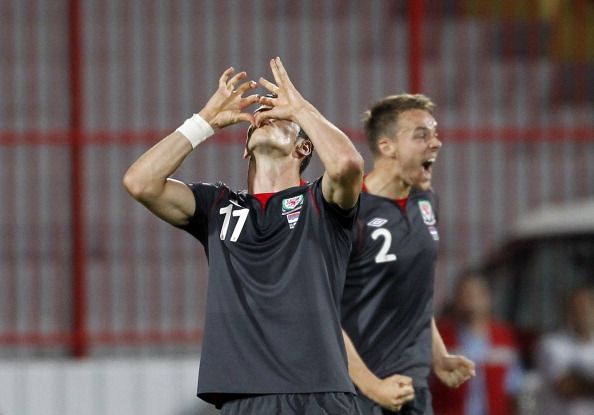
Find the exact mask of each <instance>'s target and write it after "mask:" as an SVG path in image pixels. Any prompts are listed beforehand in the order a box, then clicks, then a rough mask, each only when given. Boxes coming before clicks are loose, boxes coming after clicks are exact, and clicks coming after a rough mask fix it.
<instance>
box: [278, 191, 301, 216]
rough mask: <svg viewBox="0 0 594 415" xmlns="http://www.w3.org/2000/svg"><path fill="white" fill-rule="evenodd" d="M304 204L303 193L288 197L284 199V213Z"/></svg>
mask: <svg viewBox="0 0 594 415" xmlns="http://www.w3.org/2000/svg"><path fill="white" fill-rule="evenodd" d="M302 205H303V195H299V196H295V197H289V198H288V199H283V202H282V208H283V213H285V212H290V211H292V210H295V209H299V208H301V206H302Z"/></svg>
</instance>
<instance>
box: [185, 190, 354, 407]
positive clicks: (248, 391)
mask: <svg viewBox="0 0 594 415" xmlns="http://www.w3.org/2000/svg"><path fill="white" fill-rule="evenodd" d="M321 182H322V180H321V179H318V180H316V181H315V182H313V183H310V184H306V185H302V186H296V187H292V188H289V189H285V190H283V191H280V192H278V193H276V194H275V195H274V196H272V197H271V198H270V199H269V200H268V202H267V203H266V205H265V206H264V207H263V206H262V205H261V204H260V202H259V201H258V200H257V198H255V197H254V196H252V195H249V194H248V193H247V192H245V191H242V192H234V191H231V190H230V189H229V188H228V187H227V186H225V185H224V184H222V183H218V184H192V185H190V188H191V190H192V191H193V193H194V196H195V200H196V212H195V214H194V216H193V217H192V218H191V220H190V223H189V224H188V225H186V226H184V227H182V229H185V230H186V231H187V232H189V233H190V234H192V235H193V236H195V237H196V238H197V239H198V240H199V241H200V242H201V243H202V244H203V246H204V248H205V251H206V255H207V257H208V262H209V276H208V294H207V308H206V321H205V327H204V339H203V345H202V355H201V356H202V357H201V361H200V373H199V379H198V396H199V397H200V398H202V399H204V400H205V401H207V402H211V403H213V404H215V405H216V406H219V407H220V405H221V404H222V403H224V402H225V401H227V400H229V399H235V398H237V397H238V396H239V397H242V396H245V395H258V394H277V393H282V394H286V393H316V392H348V393H354V388H353V386H352V383H351V381H350V378H349V375H348V369H347V359H346V351H345V348H344V342H343V339H342V333H341V330H340V298H341V296H342V291H343V288H344V280H345V274H346V267H347V262H348V256H349V252H350V249H351V240H352V233H351V232H352V229H353V224H354V220H355V217H356V210H357V209H356V207H355V208H353V209H351V210H348V211H344V210H342V209H340V208H339V207H337V206H335V205H332V204H330V203H328V202H326V201H325V200H324V197H323V195H322V187H321Z"/></svg>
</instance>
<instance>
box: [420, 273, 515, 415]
mask: <svg viewBox="0 0 594 415" xmlns="http://www.w3.org/2000/svg"><path fill="white" fill-rule="evenodd" d="M437 326H438V328H439V332H440V333H441V335H442V338H443V341H444V343H445V345H446V347H447V348H448V350H449V351H450V352H451V353H457V354H462V355H464V356H467V357H468V358H469V359H471V360H472V361H473V362H474V363H475V365H476V376H475V377H474V378H472V379H470V380H469V381H468V382H466V383H465V384H463V385H461V386H460V387H459V388H458V389H446V388H444V387H443V385H442V384H441V383H440V382H437V381H432V383H431V388H432V389H431V390H432V393H433V398H434V404H433V407H434V409H435V413H436V414H440V415H510V414H513V413H515V412H516V410H515V406H516V405H515V397H516V395H517V393H518V392H519V389H520V387H521V384H522V369H521V365H520V359H519V352H518V348H517V344H516V340H515V336H514V333H513V330H512V329H511V328H510V327H509V326H507V325H506V324H504V323H501V322H498V321H495V320H494V319H493V317H492V314H491V292H490V289H489V286H488V284H487V282H486V280H485V279H484V277H483V276H482V275H480V274H479V273H476V272H466V273H463V274H462V275H461V276H460V277H459V278H458V280H457V281H456V286H455V289H454V301H453V304H452V305H451V314H449V315H448V316H446V317H444V318H443V319H439V320H438V322H437Z"/></svg>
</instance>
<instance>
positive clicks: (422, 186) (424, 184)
mask: <svg viewBox="0 0 594 415" xmlns="http://www.w3.org/2000/svg"><path fill="white" fill-rule="evenodd" d="M415 187H416V188H417V189H419V190H423V191H426V190H429V189H431V182H422V183H417V184H416V185H415Z"/></svg>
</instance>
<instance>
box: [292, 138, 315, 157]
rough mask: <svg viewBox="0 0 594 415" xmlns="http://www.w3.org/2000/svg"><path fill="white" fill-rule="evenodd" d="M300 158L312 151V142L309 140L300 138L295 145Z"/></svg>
mask: <svg viewBox="0 0 594 415" xmlns="http://www.w3.org/2000/svg"><path fill="white" fill-rule="evenodd" d="M295 151H297V154H298V155H299V157H300V158H302V157H307V156H309V155H310V154H311V152H312V151H313V144H312V142H311V141H310V140H300V141H299V142H298V143H297V146H296V147H295Z"/></svg>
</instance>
